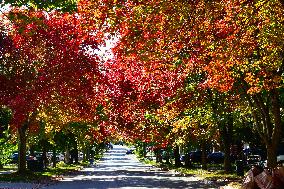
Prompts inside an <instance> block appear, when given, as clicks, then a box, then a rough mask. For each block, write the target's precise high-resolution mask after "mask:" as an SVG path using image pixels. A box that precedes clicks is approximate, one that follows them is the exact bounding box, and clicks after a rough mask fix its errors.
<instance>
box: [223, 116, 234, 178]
mask: <svg viewBox="0 0 284 189" xmlns="http://www.w3.org/2000/svg"><path fill="white" fill-rule="evenodd" d="M233 124H234V123H233V116H232V115H231V113H230V114H229V116H228V120H227V124H226V125H225V128H224V129H225V132H224V136H223V142H224V170H225V172H227V173H229V172H231V171H232V164H231V157H230V153H231V151H230V147H231V145H232V137H233Z"/></svg>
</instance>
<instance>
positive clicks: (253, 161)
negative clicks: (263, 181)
mask: <svg viewBox="0 0 284 189" xmlns="http://www.w3.org/2000/svg"><path fill="white" fill-rule="evenodd" d="M246 161H247V165H248V166H249V167H252V166H254V165H261V163H262V162H261V156H260V155H258V154H254V155H248V156H247V160H246Z"/></svg>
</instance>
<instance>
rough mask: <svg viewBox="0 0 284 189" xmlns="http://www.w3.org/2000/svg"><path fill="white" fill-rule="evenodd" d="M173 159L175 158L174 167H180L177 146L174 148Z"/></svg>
mask: <svg viewBox="0 0 284 189" xmlns="http://www.w3.org/2000/svg"><path fill="white" fill-rule="evenodd" d="M174 157H175V166H176V167H180V166H181V161H180V153H179V146H178V145H176V146H175V148H174Z"/></svg>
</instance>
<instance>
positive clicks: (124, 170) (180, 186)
mask: <svg viewBox="0 0 284 189" xmlns="http://www.w3.org/2000/svg"><path fill="white" fill-rule="evenodd" d="M125 152H126V147H123V146H116V145H115V146H114V148H113V149H112V150H110V151H108V152H107V153H105V155H104V158H103V159H102V160H101V161H100V162H99V163H98V164H97V165H96V166H94V167H90V168H85V169H83V170H81V171H80V172H78V173H77V174H76V175H69V176H65V177H64V178H63V179H62V180H60V181H58V182H57V183H54V184H51V185H45V186H42V185H41V186H39V185H36V184H33V185H32V184H25V183H22V185H17V186H16V185H8V183H6V185H5V184H3V183H0V189H2V188H5V189H6V188H13V189H16V188H17V189H19V188H25V189H26V188H27V189H30V188H34V189H35V188H43V189H134V188H135V189H138V188H139V189H147V188H177V189H185V188H192V189H193V188H194V189H201V188H207V189H210V188H218V187H216V186H215V187H214V186H210V185H209V184H208V183H205V182H204V181H202V180H200V178H197V177H192V176H182V175H179V174H177V173H175V172H168V171H161V170H160V169H158V168H154V167H151V166H149V165H145V164H142V163H140V162H139V161H138V160H137V159H136V158H135V156H134V155H127V154H126V153H125ZM2 184H3V185H2Z"/></svg>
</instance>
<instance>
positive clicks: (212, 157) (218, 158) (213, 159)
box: [207, 152, 224, 164]
mask: <svg viewBox="0 0 284 189" xmlns="http://www.w3.org/2000/svg"><path fill="white" fill-rule="evenodd" d="M207 161H208V163H216V164H220V163H223V162H224V153H223V152H213V153H211V154H209V155H208V156H207Z"/></svg>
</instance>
